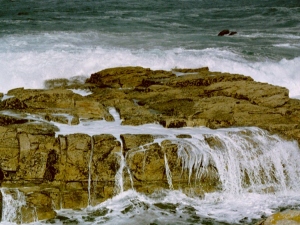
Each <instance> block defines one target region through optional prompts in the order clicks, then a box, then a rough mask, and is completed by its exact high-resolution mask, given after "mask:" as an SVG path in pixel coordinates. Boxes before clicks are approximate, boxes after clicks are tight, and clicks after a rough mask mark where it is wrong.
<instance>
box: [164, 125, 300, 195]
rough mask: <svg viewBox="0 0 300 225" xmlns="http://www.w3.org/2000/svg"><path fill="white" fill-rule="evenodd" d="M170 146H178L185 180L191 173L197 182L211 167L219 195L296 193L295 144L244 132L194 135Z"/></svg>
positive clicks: (299, 180) (299, 182)
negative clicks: (217, 184)
mask: <svg viewBox="0 0 300 225" xmlns="http://www.w3.org/2000/svg"><path fill="white" fill-rule="evenodd" d="M172 142H173V143H175V144H177V146H178V157H179V158H180V159H181V161H182V169H183V171H187V172H188V175H189V176H188V177H189V178H188V179H189V180H190V179H191V176H192V174H193V173H194V176H195V177H196V179H201V177H202V176H203V175H204V174H207V171H208V170H209V167H210V168H211V167H213V168H215V170H216V172H217V175H218V177H219V181H220V183H221V185H222V191H224V192H227V193H232V194H234V193H242V192H245V191H247V192H258V193H261V192H277V191H287V190H300V162H299V161H298V160H297V159H299V158H300V151H299V148H298V144H297V143H296V142H295V141H286V140H283V139H281V138H280V137H278V136H277V135H270V134H269V133H268V132H266V131H263V130H261V129H258V128H248V129H247V130H244V131H238V132H232V131H229V132H216V133H214V134H200V135H197V134H196V135H193V138H190V139H173V140H172ZM167 169H168V168H166V171H168V170H167ZM167 177H170V175H169V176H167ZM168 182H170V181H168Z"/></svg>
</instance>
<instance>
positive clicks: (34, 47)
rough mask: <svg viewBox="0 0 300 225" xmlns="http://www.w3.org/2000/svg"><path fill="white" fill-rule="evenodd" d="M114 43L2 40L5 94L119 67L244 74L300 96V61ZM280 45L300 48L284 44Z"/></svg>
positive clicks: (103, 39)
mask: <svg viewBox="0 0 300 225" xmlns="http://www.w3.org/2000/svg"><path fill="white" fill-rule="evenodd" d="M77 36H79V37H77ZM297 37H298V36H297ZM297 37H295V38H297ZM289 38H293V37H289ZM22 39H25V40H22ZM112 39H113V38H112V37H110V36H105V35H104V36H99V35H98V34H94V33H87V34H85V35H84V34H82V33H59V32H57V33H52V34H40V35H28V36H26V35H25V37H24V36H20V37H18V36H17V37H10V36H5V37H2V38H1V39H0V40H1V43H2V44H0V49H2V51H0V68H1V71H0V77H1V79H2V80H3V81H5V82H1V84H0V92H3V93H6V92H7V91H8V90H10V89H12V88H16V87H25V88H43V85H44V81H45V80H47V79H53V78H71V77H73V76H78V75H83V76H85V77H89V76H90V74H92V73H94V72H97V71H99V70H102V69H106V68H111V67H117V66H143V67H149V68H151V69H164V70H171V69H173V68H175V67H178V68H197V67H204V66H208V67H209V68H210V70H211V71H221V72H230V73H240V74H244V75H248V76H251V77H253V78H254V79H255V80H257V81H261V82H268V83H271V84H275V85H280V86H284V87H287V88H288V89H289V90H290V96H297V95H300V88H299V87H300V79H299V78H298V77H299V76H298V74H299V71H300V57H298V56H296V57H294V58H293V59H284V58H282V59H281V60H272V59H268V58H264V57H260V55H259V51H258V52H257V54H258V55H257V56H255V57H256V58H255V60H250V59H247V58H245V57H244V56H243V55H242V53H241V52H239V51H237V49H234V48H231V47H229V48H224V47H210V48H202V47H201V48H200V49H190V48H183V47H172V46H170V47H161V46H159V45H155V43H153V44H152V45H153V46H152V47H151V48H150V47H149V48H142V47H141V48H136V47H133V46H131V45H133V43H130V42H129V43H127V42H128V41H129V40H130V37H126V38H125V39H124V43H123V44H124V46H117V45H113V44H115V43H114V41H112V43H107V40H112ZM127 39H128V40H127ZM118 41H119V40H116V43H118ZM99 43H100V44H99ZM226 44H227V43H226ZM127 45H129V46H131V47H127ZM275 45H276V44H275ZM279 46H293V47H297V46H298V45H297V43H295V44H293V43H281V44H279ZM274 48H279V47H278V46H275V47H274Z"/></svg>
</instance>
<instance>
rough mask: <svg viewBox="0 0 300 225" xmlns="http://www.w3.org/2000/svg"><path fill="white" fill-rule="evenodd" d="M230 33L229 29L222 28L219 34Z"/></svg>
mask: <svg viewBox="0 0 300 225" xmlns="http://www.w3.org/2000/svg"><path fill="white" fill-rule="evenodd" d="M229 33H230V31H229V30H222V31H221V32H220V33H219V34H218V36H224V35H225V34H229Z"/></svg>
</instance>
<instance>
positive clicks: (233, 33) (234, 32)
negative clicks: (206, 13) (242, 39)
mask: <svg viewBox="0 0 300 225" xmlns="http://www.w3.org/2000/svg"><path fill="white" fill-rule="evenodd" d="M236 33H237V32H236V31H231V32H230V34H229V35H235V34H236Z"/></svg>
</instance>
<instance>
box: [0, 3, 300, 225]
mask: <svg viewBox="0 0 300 225" xmlns="http://www.w3.org/2000/svg"><path fill="white" fill-rule="evenodd" d="M0 4H1V7H0V79H1V82H0V92H2V93H6V92H7V91H8V90H10V89H12V88H16V87H26V88H42V87H43V82H44V80H45V79H53V78H59V77H65V78H70V77H73V76H78V75H81V76H86V77H88V76H89V75H90V74H91V73H93V72H96V71H99V70H101V69H105V68H109V67H115V66H143V67H149V68H151V69H165V70H171V69H172V68H175V67H178V68H183V67H185V68H197V67H203V66H208V67H209V68H210V70H212V71H222V72H231V73H241V74H244V75H249V76H251V77H253V78H254V79H255V80H257V81H262V82H268V83H271V84H275V85H280V86H285V87H287V88H288V89H289V90H290V96H291V97H297V96H300V76H299V75H300V74H299V71H300V2H299V0H274V1H267V0H253V1H234V0H215V1H207V0H174V1H173V0H172V1H161V0H155V1H154V0H147V1H135V0H125V1H115V0H103V1H96V0H87V1H78V0H73V1H60V0H49V1H35V0H27V1H20V0H0ZM223 29H229V30H231V31H236V32H237V34H236V35H233V36H223V37H219V36H217V34H218V33H219V32H220V31H221V30H223ZM112 113H113V112H112ZM96 125H97V126H92V125H91V124H83V123H82V124H80V125H78V126H74V127H73V129H72V130H71V129H69V128H68V127H67V126H66V127H65V126H62V125H61V127H60V128H61V131H60V133H62V134H67V133H72V132H84V133H89V134H94V133H97V134H98V133H99V132H100V130H101V132H102V133H103V132H104V131H103V129H104V128H102V129H100V128H99V127H101V126H102V125H103V124H101V122H99V124H96ZM105 129H106V130H105V132H106V133H113V134H114V135H115V136H116V137H118V135H119V134H120V133H129V132H131V133H141V132H143V131H144V130H145V129H147V132H148V133H155V134H164V135H169V138H170V135H171V138H172V135H174V134H176V132H179V131H177V130H172V131H170V130H168V131H166V130H164V129H163V128H161V127H158V126H156V125H147V127H146V128H145V127H140V128H138V127H122V128H121V127H120V126H119V124H118V120H117V121H116V122H115V123H110V124H105ZM245 129H250V130H252V131H251V132H254V133H253V136H252V138H253V140H255V142H256V143H258V144H257V146H259V147H258V148H252V147H253V146H252V147H251V146H250V145H249V143H246V142H244V141H245V140H244V139H243V137H242V136H235V135H237V134H235V135H233V134H231V136H230V135H229V136H228V132H229V133H230V132H233V131H230V130H217V131H210V130H207V129H204V128H195V129H185V130H184V131H182V130H181V131H180V133H183V132H184V133H188V134H191V135H192V136H193V141H192V142H189V143H187V142H183V143H182V145H185V146H194V147H193V148H194V152H198V153H197V154H200V155H201V157H207V159H208V160H210V161H211V162H214V163H215V166H216V168H217V169H218V172H219V176H220V180H221V181H222V187H220V192H217V193H211V194H206V195H205V196H204V197H203V198H198V197H194V198H192V197H188V196H186V195H184V194H183V193H181V192H180V191H172V190H165V191H161V192H158V193H155V194H153V195H151V196H146V195H142V194H140V193H137V192H135V191H134V190H127V191H124V192H121V193H120V194H119V195H117V196H115V197H114V198H113V199H110V200H108V201H106V202H103V203H102V204H100V205H98V206H95V207H89V208H86V209H82V210H77V211H74V210H61V211H59V212H58V217H57V219H55V220H52V221H48V222H47V223H55V224H68V223H69V224H75V223H79V224H164V225H165V224H216V225H218V224H253V223H254V222H255V221H257V220H259V219H260V218H262V217H265V216H268V215H270V214H271V213H272V212H274V211H276V210H283V209H286V208H298V209H299V208H300V194H299V193H300V188H299V183H300V181H299V177H300V171H299V170H300V169H299V168H300V162H299V161H298V160H294V159H299V158H300V152H299V148H298V146H297V144H295V143H294V142H285V141H283V140H281V139H279V138H278V137H276V136H270V135H269V134H265V133H264V132H263V131H260V130H256V128H245ZM253 129H254V130H253ZM105 132H104V133H105ZM205 132H206V133H207V132H208V133H209V134H210V135H215V136H218V137H219V138H220V139H221V140H222V141H223V142H224V143H226V144H224V146H226V147H224V150H223V151H220V152H214V154H210V153H208V152H209V150H208V149H206V148H205V146H203V143H202V142H201V140H202V139H201V135H203V134H204V133H205ZM234 132H236V131H234ZM174 141H176V140H174ZM190 148H192V147H190ZM233 150H234V151H233ZM198 156H199V155H198ZM182 157H183V156H182ZM195 157H196V156H195ZM183 159H184V158H183ZM250 159H251V160H252V161H249V160H250ZM249 162H252V164H251V163H250V164H249ZM265 162H268V163H266V164H264V163H265ZM186 163H187V164H186V165H195V167H197V165H196V164H193V163H192V162H190V161H189V162H186ZM189 163H190V164H189ZM191 163H192V164H191ZM186 169H188V166H187V168H186ZM261 170H265V173H264V174H261ZM241 171H247V173H249V174H252V178H251V179H252V180H251V182H250V184H251V185H249V186H243V179H244V178H243V174H242V173H241ZM258 174H259V176H258ZM262 178H263V180H262ZM270 187H272V188H270ZM266 190H272V191H266ZM2 192H3V193H4V194H5V190H2ZM6 203H9V204H7V205H6V206H5V207H4V209H3V210H4V212H3V213H4V214H5V215H6V217H5V218H6V219H5V220H6V221H3V222H2V223H1V224H7V223H8V222H9V218H10V217H13V214H14V213H15V211H13V210H12V209H11V208H10V207H12V206H14V208H15V209H16V208H18V207H19V206H20V205H22V204H23V203H22V196H20V198H19V201H18V202H14V201H13V200H11V199H10V198H9V196H6ZM5 210H6V211H5ZM42 223H43V224H44V223H46V222H42ZM37 224H40V222H37Z"/></svg>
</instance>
